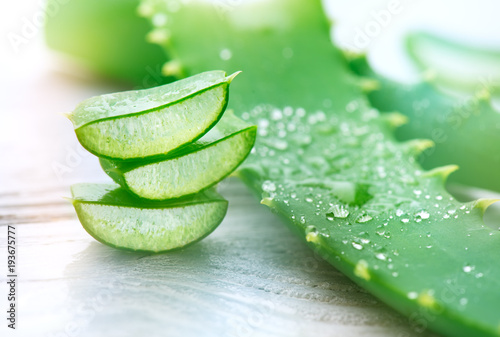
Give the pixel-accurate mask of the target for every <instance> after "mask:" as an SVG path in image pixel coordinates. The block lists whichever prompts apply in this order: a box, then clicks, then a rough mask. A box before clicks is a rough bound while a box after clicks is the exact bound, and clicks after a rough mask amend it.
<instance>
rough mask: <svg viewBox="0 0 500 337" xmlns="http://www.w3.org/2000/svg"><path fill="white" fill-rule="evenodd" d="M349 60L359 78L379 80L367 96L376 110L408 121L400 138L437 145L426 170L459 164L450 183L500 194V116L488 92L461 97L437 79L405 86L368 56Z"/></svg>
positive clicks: (427, 156) (424, 159)
mask: <svg viewBox="0 0 500 337" xmlns="http://www.w3.org/2000/svg"><path fill="white" fill-rule="evenodd" d="M348 59H349V63H350V66H351V68H352V69H353V70H354V72H355V73H356V74H358V75H360V76H363V77H366V78H370V79H374V80H376V81H377V83H378V87H377V88H376V89H375V90H373V91H370V92H369V93H367V96H368V98H369V100H370V103H371V104H372V105H373V106H374V107H376V108H377V109H379V110H380V111H386V112H387V111H388V112H393V111H398V112H400V113H402V114H404V115H405V116H407V117H408V123H407V124H406V125H403V126H402V127H401V128H399V129H398V130H396V136H397V138H398V139H400V140H409V139H413V138H427V139H430V140H432V141H433V142H434V143H435V147H433V148H429V149H426V150H425V151H424V152H423V153H422V155H421V156H420V157H419V161H420V162H421V163H422V165H423V167H424V168H426V169H429V168H432V167H435V166H442V165H451V164H457V165H458V166H459V167H460V170H458V171H457V173H455V174H453V175H452V176H451V177H450V180H451V181H453V182H458V183H462V184H467V185H473V186H478V187H482V188H486V189H492V190H497V191H500V174H499V173H500V145H499V144H500V113H499V112H498V111H496V110H495V108H494V107H493V106H492V103H491V99H490V95H489V92H488V91H486V90H482V91H480V92H477V93H476V94H475V95H473V96H470V97H467V98H461V97H457V96H454V95H451V94H447V93H445V92H443V91H442V90H440V89H439V87H437V86H436V83H435V80H433V79H427V80H423V81H420V82H418V83H415V84H403V83H398V82H395V81H392V80H390V79H388V78H385V77H384V76H382V75H380V74H378V73H376V72H375V71H373V70H372V68H371V67H370V65H369V63H368V61H367V59H366V56H365V55H350V56H349V55H348Z"/></svg>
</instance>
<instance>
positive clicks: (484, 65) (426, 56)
mask: <svg viewBox="0 0 500 337" xmlns="http://www.w3.org/2000/svg"><path fill="white" fill-rule="evenodd" d="M406 45H407V50H408V52H409V54H410V55H411V57H412V58H413V60H414V61H415V62H416V64H417V65H418V66H419V67H420V68H421V69H422V70H423V71H428V72H431V73H432V74H433V76H436V80H437V81H438V82H439V83H442V84H445V85H446V86H450V87H452V88H455V89H458V90H460V91H464V90H465V91H473V92H474V91H478V90H481V89H482V88H485V87H486V88H488V89H489V90H490V91H491V92H492V93H494V94H498V93H500V67H499V66H498V65H499V63H500V50H492V49H486V48H479V47H475V48H473V47H469V46H467V45H464V44H462V43H459V42H456V41H453V40H448V39H445V38H443V37H440V36H437V35H433V34H430V33H425V32H419V33H413V34H410V35H409V36H408V37H407V40H406Z"/></svg>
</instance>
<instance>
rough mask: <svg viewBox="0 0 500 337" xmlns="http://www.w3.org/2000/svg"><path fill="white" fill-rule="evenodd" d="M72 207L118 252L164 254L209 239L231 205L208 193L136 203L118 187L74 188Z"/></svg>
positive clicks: (85, 224) (97, 236) (92, 232)
mask: <svg viewBox="0 0 500 337" xmlns="http://www.w3.org/2000/svg"><path fill="white" fill-rule="evenodd" d="M71 194H72V196H73V200H72V202H73V205H74V207H75V210H76V213H77V215H78V218H79V219H80V222H81V223H82V225H83V227H84V228H85V230H86V231H87V232H88V233H89V234H90V235H91V236H93V237H94V238H95V239H96V240H98V241H100V242H102V243H104V244H106V245H109V246H112V247H116V248H122V249H129V250H138V251H149V252H163V251H168V250H172V249H177V248H181V247H185V246H186V245H189V244H192V243H194V242H196V241H199V240H201V239H202V238H204V237H205V236H207V235H208V234H210V233H211V232H212V231H213V230H215V228H217V226H218V225H219V224H220V223H221V222H222V219H223V218H224V216H225V215H226V211H227V201H226V200H224V199H223V198H222V197H221V196H220V195H219V194H218V193H217V192H215V190H213V189H209V190H206V191H205V192H202V193H199V194H196V195H194V196H192V197H189V198H183V199H179V200H176V201H156V202H155V201H147V200H141V199H137V198H134V197H133V196H131V195H130V194H129V193H128V192H127V191H125V190H124V189H122V188H120V187H119V186H118V185H106V184H76V185H73V186H72V187H71Z"/></svg>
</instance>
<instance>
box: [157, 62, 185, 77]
mask: <svg viewBox="0 0 500 337" xmlns="http://www.w3.org/2000/svg"><path fill="white" fill-rule="evenodd" d="M161 72H162V74H163V75H165V76H174V77H182V66H181V63H180V62H179V61H177V60H171V61H168V62H166V63H165V64H164V65H163V67H162V68H161Z"/></svg>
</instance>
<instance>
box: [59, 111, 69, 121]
mask: <svg viewBox="0 0 500 337" xmlns="http://www.w3.org/2000/svg"><path fill="white" fill-rule="evenodd" d="M57 114H58V115H61V116H63V117H66V118H67V119H70V120H71V112H58V113H57Z"/></svg>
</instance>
